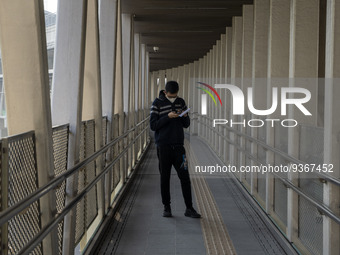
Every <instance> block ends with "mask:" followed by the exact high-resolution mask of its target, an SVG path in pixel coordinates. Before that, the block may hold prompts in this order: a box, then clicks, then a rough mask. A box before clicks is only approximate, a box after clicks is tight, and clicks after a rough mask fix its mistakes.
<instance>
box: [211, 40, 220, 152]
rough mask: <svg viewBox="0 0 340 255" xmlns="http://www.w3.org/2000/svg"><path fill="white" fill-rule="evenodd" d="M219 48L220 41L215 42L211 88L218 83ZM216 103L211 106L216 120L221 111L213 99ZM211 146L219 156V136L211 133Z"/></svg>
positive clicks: (218, 128)
mask: <svg viewBox="0 0 340 255" xmlns="http://www.w3.org/2000/svg"><path fill="white" fill-rule="evenodd" d="M220 47H221V41H219V40H218V41H216V45H215V46H214V55H213V67H214V70H213V71H214V73H213V82H212V83H211V86H212V87H215V84H217V83H218V81H219V79H218V78H219V57H220ZM218 90H219V89H218ZM215 100H216V102H217V103H218V104H217V106H216V105H214V106H213V118H214V119H217V115H218V112H219V111H220V110H221V108H220V107H221V105H220V104H219V101H218V99H217V98H216V99H215ZM220 128H221V127H219V126H218V127H217V128H216V129H217V130H216V129H215V130H216V131H217V132H218V131H219V130H220ZM213 135H214V136H213V141H212V142H213V146H214V149H215V152H216V155H217V156H220V151H219V140H220V139H219V136H218V134H217V133H215V132H214V133H213Z"/></svg>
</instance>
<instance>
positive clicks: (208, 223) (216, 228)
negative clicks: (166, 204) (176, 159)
mask: <svg viewBox="0 0 340 255" xmlns="http://www.w3.org/2000/svg"><path fill="white" fill-rule="evenodd" d="M184 147H185V149H186V153H187V159H188V161H189V171H191V173H192V174H191V183H192V187H193V191H194V192H195V196H196V201H197V207H198V210H199V212H200V213H201V215H202V219H201V226H202V232H203V237H204V242H205V247H206V249H207V254H208V255H216V254H218V255H233V254H236V251H235V248H234V245H233V243H232V241H231V239H230V236H229V234H228V231H227V228H226V226H225V225H224V222H223V219H222V216H221V214H220V212H219V209H218V207H217V205H216V201H215V199H214V197H213V195H212V193H211V191H210V188H209V186H208V184H207V182H206V180H205V178H204V177H203V176H201V175H198V174H193V170H192V169H193V168H194V166H195V165H199V163H198V161H197V158H196V155H195V153H194V152H193V151H192V149H191V147H190V143H188V142H187V141H185V145H184Z"/></svg>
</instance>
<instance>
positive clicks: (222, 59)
mask: <svg viewBox="0 0 340 255" xmlns="http://www.w3.org/2000/svg"><path fill="white" fill-rule="evenodd" d="M220 56H221V57H220V63H219V68H220V76H219V82H218V83H220V84H225V83H226V80H225V77H226V74H225V68H226V63H227V61H226V35H225V34H222V35H221V48H220ZM218 93H219V94H220V97H221V100H222V106H220V109H219V116H218V118H219V119H226V108H225V106H226V104H227V102H226V101H225V97H226V90H225V89H219V90H218ZM220 133H221V134H222V137H220V141H219V152H220V158H221V160H222V161H223V162H225V144H226V141H225V139H224V137H225V128H223V127H220Z"/></svg>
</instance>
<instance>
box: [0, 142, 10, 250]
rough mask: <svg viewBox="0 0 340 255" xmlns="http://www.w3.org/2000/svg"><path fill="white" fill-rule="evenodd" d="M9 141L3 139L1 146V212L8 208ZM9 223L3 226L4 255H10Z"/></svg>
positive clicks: (0, 242)
mask: <svg viewBox="0 0 340 255" xmlns="http://www.w3.org/2000/svg"><path fill="white" fill-rule="evenodd" d="M7 148H8V140H7V139H6V138H4V139H2V141H1V146H0V149H1V151H0V153H1V169H0V171H1V173H0V174H1V183H0V185H1V187H0V192H1V201H0V206H1V207H0V211H4V210H5V209H7V208H8V171H9V167H8V149H7ZM7 227H8V223H5V224H3V225H2V226H1V236H0V244H1V247H0V248H1V250H2V253H3V254H8V228H7Z"/></svg>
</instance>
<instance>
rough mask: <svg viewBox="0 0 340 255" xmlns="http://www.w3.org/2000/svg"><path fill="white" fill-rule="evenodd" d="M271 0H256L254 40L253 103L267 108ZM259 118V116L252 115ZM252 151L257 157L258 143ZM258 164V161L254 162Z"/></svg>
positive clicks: (254, 186) (254, 182)
mask: <svg viewBox="0 0 340 255" xmlns="http://www.w3.org/2000/svg"><path fill="white" fill-rule="evenodd" d="M269 5H270V1H269V0H255V1H254V42H253V72H252V79H253V105H254V108H255V109H259V110H264V109H266V106H267V103H266V98H267V83H266V77H267V69H268V67H267V65H268V30H269ZM251 117H252V118H254V119H257V118H258V116H256V115H253V116H251ZM251 135H252V136H253V137H254V138H257V137H258V130H257V128H252V129H251ZM251 153H252V155H253V156H255V157H257V145H256V144H255V143H253V144H252V146H251ZM252 164H254V165H256V164H257V163H256V162H252ZM250 185H251V193H252V194H254V193H255V192H256V191H257V175H256V174H255V173H251V184H250Z"/></svg>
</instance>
